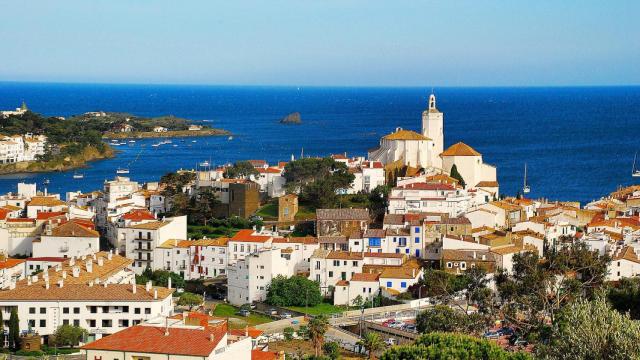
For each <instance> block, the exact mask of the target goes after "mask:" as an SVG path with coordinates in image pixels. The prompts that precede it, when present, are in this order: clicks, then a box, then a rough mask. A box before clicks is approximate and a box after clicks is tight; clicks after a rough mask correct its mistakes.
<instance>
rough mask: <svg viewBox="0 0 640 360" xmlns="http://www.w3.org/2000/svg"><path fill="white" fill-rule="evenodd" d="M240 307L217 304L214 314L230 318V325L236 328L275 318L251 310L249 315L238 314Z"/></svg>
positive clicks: (262, 322)
mask: <svg viewBox="0 0 640 360" xmlns="http://www.w3.org/2000/svg"><path fill="white" fill-rule="evenodd" d="M237 312H238V308H237V307H235V306H232V305H229V304H216V308H215V309H214V310H213V316H218V317H224V318H229V327H230V328H234V329H240V328H243V327H244V326H245V325H249V326H255V325H259V324H264V323H268V322H272V321H273V320H272V319H271V318H270V317H268V316H264V315H260V314H256V313H254V312H251V315H249V316H246V317H245V316H240V315H238V314H237Z"/></svg>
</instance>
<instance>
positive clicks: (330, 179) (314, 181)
mask: <svg viewBox="0 0 640 360" xmlns="http://www.w3.org/2000/svg"><path fill="white" fill-rule="evenodd" d="M283 176H284V177H285V179H286V180H287V189H288V191H289V192H293V193H299V194H300V200H301V201H303V202H306V203H309V204H311V205H312V206H314V207H316V208H333V207H336V206H337V205H338V203H339V202H338V195H337V193H338V192H339V190H341V189H347V188H349V186H350V185H351V183H352V182H353V180H354V179H355V176H354V175H353V174H351V173H350V172H349V169H348V168H347V166H346V165H345V164H343V163H339V162H336V161H335V160H334V159H332V158H328V157H327V158H303V159H299V160H295V161H290V162H288V163H287V165H286V166H285V169H284V174H283Z"/></svg>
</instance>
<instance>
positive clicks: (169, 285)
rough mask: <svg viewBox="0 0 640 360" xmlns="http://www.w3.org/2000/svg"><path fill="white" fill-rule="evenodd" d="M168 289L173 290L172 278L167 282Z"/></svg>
mask: <svg viewBox="0 0 640 360" xmlns="http://www.w3.org/2000/svg"><path fill="white" fill-rule="evenodd" d="M167 287H168V288H169V289H171V277H169V279H168V280H167Z"/></svg>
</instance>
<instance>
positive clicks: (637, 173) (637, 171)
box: [631, 151, 640, 177]
mask: <svg viewBox="0 0 640 360" xmlns="http://www.w3.org/2000/svg"><path fill="white" fill-rule="evenodd" d="M637 158H638V152H637V151H636V154H635V155H634V156H633V167H632V168H631V176H633V177H640V169H639V168H637V167H636V159H637Z"/></svg>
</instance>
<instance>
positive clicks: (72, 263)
mask: <svg viewBox="0 0 640 360" xmlns="http://www.w3.org/2000/svg"><path fill="white" fill-rule="evenodd" d="M75 264H76V257H75V256H72V257H71V260H69V266H73V265H75Z"/></svg>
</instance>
